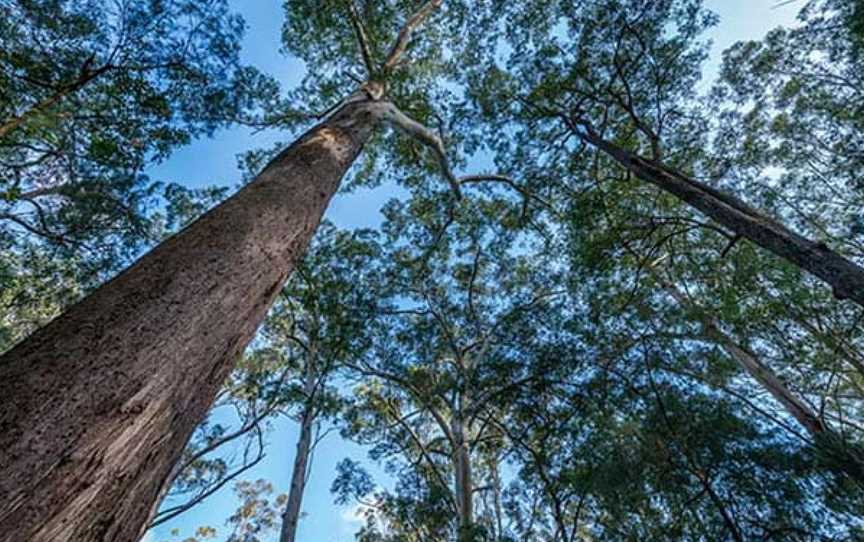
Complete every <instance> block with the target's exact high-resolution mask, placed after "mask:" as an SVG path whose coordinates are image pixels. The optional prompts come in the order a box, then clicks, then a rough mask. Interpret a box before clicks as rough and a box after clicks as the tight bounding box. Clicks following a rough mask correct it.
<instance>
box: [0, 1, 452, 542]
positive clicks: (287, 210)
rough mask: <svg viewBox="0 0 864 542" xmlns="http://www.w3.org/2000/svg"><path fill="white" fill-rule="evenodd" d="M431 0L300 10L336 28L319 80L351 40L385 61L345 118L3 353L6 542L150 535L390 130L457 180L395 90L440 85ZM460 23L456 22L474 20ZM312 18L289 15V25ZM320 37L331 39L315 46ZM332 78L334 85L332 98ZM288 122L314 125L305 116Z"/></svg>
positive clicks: (301, 51) (337, 116)
mask: <svg viewBox="0 0 864 542" xmlns="http://www.w3.org/2000/svg"><path fill="white" fill-rule="evenodd" d="M161 4H162V3H156V4H152V5H154V6H158V5H161ZM418 4H419V3H417V2H408V1H404V2H393V3H389V2H388V3H384V4H380V6H381V7H380V8H379V9H373V6H372V4H371V3H369V4H367V5H366V8H365V9H364V10H363V11H362V12H360V11H359V10H352V9H349V8H350V7H351V6H350V5H349V4H342V3H333V4H332V5H331V4H328V6H327V7H326V9H321V6H320V4H319V3H318V2H314V3H311V2H309V3H303V2H289V3H288V4H286V5H287V7H288V8H289V13H290V14H297V13H302V12H303V10H304V9H305V10H306V11H307V12H311V9H312V8H313V7H314V13H315V14H316V17H312V18H309V19H308V22H309V24H312V23H314V24H315V25H318V26H315V27H312V26H309V27H302V25H301V28H300V30H303V29H308V30H313V29H315V28H317V29H320V28H321V25H324V26H325V27H326V28H327V29H329V31H328V32H324V33H318V32H313V33H312V34H303V33H302V32H298V33H297V34H296V35H294V39H292V40H290V43H291V46H294V47H296V48H297V51H296V53H297V54H298V56H300V57H301V58H302V59H303V60H316V61H318V62H317V65H316V63H315V62H312V63H310V65H311V66H313V68H312V69H313V70H317V71H318V72H319V73H322V74H327V73H328V72H330V70H338V69H339V67H340V66H342V65H344V64H345V63H346V62H348V59H346V58H339V57H338V56H334V55H331V54H330V53H332V52H334V50H338V51H344V50H345V49H344V47H343V48H341V49H340V48H338V47H337V45H338V44H344V43H347V40H348V39H352V40H354V41H351V42H350V43H352V44H354V45H352V49H351V50H352V52H356V51H361V50H368V51H369V52H370V54H369V55H365V54H364V55H360V56H361V57H362V59H364V60H362V61H361V62H362V63H361V64H359V65H360V66H363V67H364V68H365V70H366V73H365V81H364V82H362V84H360V88H359V90H357V91H356V92H353V93H351V92H350V90H347V89H346V91H345V92H344V93H343V97H344V99H342V100H341V101H339V102H337V104H336V105H335V106H334V107H332V108H331V110H330V111H329V114H326V115H325V116H324V117H323V119H321V120H320V122H319V123H318V124H317V125H315V126H314V127H312V128H311V129H309V130H308V131H307V132H306V133H305V134H304V135H302V136H301V137H300V138H299V139H298V140H297V141H295V143H293V144H292V145H290V146H289V147H288V148H286V149H285V150H284V151H282V152H281V153H279V154H278V155H277V156H276V157H275V158H274V159H273V160H272V161H271V162H270V163H269V164H268V165H267V166H266V167H265V168H264V169H263V171H261V173H260V174H259V175H258V176H257V177H256V178H255V180H253V181H252V182H251V183H249V184H248V185H247V186H245V187H244V188H243V189H242V190H240V191H239V192H238V193H236V194H235V195H234V196H232V197H231V198H229V199H228V200H227V201H226V202H224V203H222V204H221V205H219V206H217V207H216V208H215V209H213V210H211V211H210V212H208V213H207V214H206V215H204V216H203V217H202V218H200V219H199V220H197V221H196V222H194V223H193V224H192V225H190V226H189V227H188V228H186V229H185V230H183V231H182V232H181V233H180V234H178V235H176V236H174V237H172V238H170V239H168V240H167V241H165V242H163V243H162V244H160V245H159V246H158V247H156V248H155V249H154V250H153V251H152V252H150V253H149V254H147V255H145V256H144V257H143V258H141V259H140V260H139V261H138V262H137V263H136V264H134V265H133V266H131V267H130V268H129V269H127V270H126V271H125V272H123V273H121V274H120V275H119V276H118V277H117V278H115V279H113V280H112V281H110V282H108V283H107V284H105V285H103V286H102V287H101V288H99V289H98V290H96V291H95V292H94V293H92V294H91V295H90V296H88V297H87V298H85V299H84V300H83V301H81V302H79V303H78V304H77V305H75V306H73V307H72V308H70V309H69V310H67V311H66V312H65V313H64V314H63V315H61V316H60V317H59V318H57V319H56V320H54V321H53V322H51V323H50V324H49V325H48V326H46V327H44V328H42V329H40V330H39V331H37V332H36V333H35V334H33V335H31V336H30V337H29V338H28V339H26V340H24V341H23V342H21V343H20V344H19V345H18V346H16V347H15V348H13V349H12V350H10V351H9V352H7V353H6V354H5V355H4V356H3V358H0V382H2V384H0V390H2V396H3V406H4V408H3V409H2V418H0V427H2V429H3V431H2V433H0V435H2V436H0V450H2V452H0V453H2V455H0V465H3V468H2V471H0V490H2V492H3V494H4V495H6V496H7V499H5V500H4V504H3V505H2V506H0V540H13V539H20V538H21V537H25V538H28V539H31V540H49V539H54V538H57V537H60V538H76V539H80V540H96V539H130V538H134V537H136V536H140V535H141V534H142V533H143V529H144V527H145V526H146V523H147V518H148V517H149V516H150V515H151V513H152V508H153V506H154V503H155V501H156V499H157V497H158V496H159V495H160V494H162V492H163V489H162V487H163V485H164V483H165V482H166V480H167V479H168V478H169V475H170V473H171V469H172V465H173V464H174V463H175V462H176V460H177V459H178V458H179V457H180V455H181V453H182V450H183V446H184V444H185V442H186V440H187V439H188V437H189V435H190V434H191V433H192V431H193V430H194V428H195V426H196V424H197V423H198V422H199V421H200V420H201V419H202V418H203V417H204V415H205V414H206V412H207V409H208V407H209V406H210V404H211V403H212V402H213V399H214V397H215V396H216V394H217V393H218V391H219V389H220V387H221V384H222V382H223V381H224V380H225V378H226V377H227V376H228V374H229V373H230V371H231V368H232V366H233V364H234V362H235V361H236V359H237V357H238V356H239V354H240V353H241V352H242V350H243V349H244V348H245V346H246V345H247V343H248V342H249V341H250V339H251V338H252V336H253V334H254V331H255V329H256V328H257V326H258V324H259V323H260V322H261V320H262V319H263V318H264V316H265V313H266V311H267V309H268V307H269V306H270V304H271V303H272V301H273V299H274V298H275V297H276V295H277V294H278V292H279V291H280V289H281V286H282V283H283V282H284V280H285V279H286V277H287V276H288V275H289V274H290V272H291V271H292V270H293V268H294V265H295V263H296V261H297V260H298V258H299V257H300V256H301V255H302V253H303V251H304V249H305V247H306V245H307V243H308V241H309V238H310V237H311V235H312V234H313V232H314V231H315V228H316V227H317V225H318V222H319V221H320V219H321V215H322V213H323V212H324V210H325V208H326V206H327V204H328V202H329V200H330V198H331V197H332V195H333V193H334V192H335V191H336V189H337V188H338V186H339V184H340V181H341V178H342V177H343V176H344V174H345V173H346V172H347V171H348V170H349V169H350V167H351V166H352V164H353V163H354V160H355V158H356V157H357V156H358V155H359V154H360V151H361V149H362V148H363V146H364V144H365V143H366V142H367V140H369V138H370V137H371V136H372V133H373V131H374V128H375V127H376V125H377V124H378V123H379V122H380V121H382V120H386V121H391V122H392V123H394V124H395V125H397V126H398V127H400V128H402V129H404V130H405V131H406V132H407V133H409V134H411V135H413V136H416V138H417V139H418V140H420V141H421V142H422V143H424V144H427V145H431V147H432V148H433V149H434V151H435V154H436V156H437V160H436V166H435V167H436V169H440V170H441V172H442V173H443V174H444V177H446V178H447V180H448V181H450V184H451V185H452V186H454V187H455V186H456V184H457V183H458V182H459V180H460V179H458V178H456V176H455V175H454V173H453V169H452V168H451V167H450V166H449V162H448V160H447V157H446V155H445V153H444V146H443V143H442V142H441V138H440V137H439V136H437V135H435V134H433V133H432V132H431V131H430V130H428V129H426V128H425V127H424V126H423V125H421V124H420V123H418V122H416V121H414V120H412V119H411V118H410V117H408V115H406V114H405V113H403V112H402V111H401V110H400V109H398V108H397V107H396V106H395V104H394V103H393V102H392V101H390V100H389V99H388V97H389V96H390V89H391V87H392V88H393V89H401V91H400V92H402V93H408V92H409V91H410V89H412V88H414V89H417V88H423V87H424V85H426V84H431V82H434V80H436V79H437V77H436V76H437V75H439V74H438V73H437V72H435V71H430V70H429V69H428V68H429V66H433V65H434V64H435V60H436V59H440V58H441V57H442V55H443V53H442V52H441V51H442V49H443V47H440V45H441V43H440V39H432V38H427V39H425V40H424V39H422V38H421V39H419V40H416V41H418V42H419V44H415V43H414V38H415V37H419V36H421V35H422V34H421V33H418V32H417V31H418V30H419V28H420V26H421V25H422V24H423V23H424V22H425V21H426V20H427V19H429V18H430V17H432V16H434V15H436V14H437V12H438V8H440V6H441V4H442V1H441V0H433V1H430V2H427V3H424V4H422V5H419V7H418ZM415 9H416V11H413V10H415ZM412 11H413V14H412ZM457 15H458V13H455V14H454V16H453V17H451V19H452V24H448V25H446V27H447V28H450V29H453V28H457V27H459V25H460V22H464V20H462V19H460V18H459V17H458V16H457ZM158 20H159V18H158V17H157V18H156V19H155V21H158ZM302 20H303V18H301V17H296V18H291V19H289V21H290V22H289V29H290V27H291V25H292V24H299V23H298V21H300V22H302ZM155 21H150V22H155ZM202 30H203V29H202ZM449 35H450V36H451V37H454V36H457V37H458V32H455V31H452V32H450V33H449ZM434 37H435V38H440V36H439V35H435V36H434ZM310 39H314V40H321V43H323V44H325V45H324V46H323V47H322V46H319V47H314V46H308V45H304V42H305V43H307V44H308V41H309V40H310ZM430 42H433V43H434V44H435V47H433V46H431V45H430ZM328 43H329V44H331V45H326V44H328ZM384 43H389V44H391V45H390V46H389V48H388V47H387V46H386V45H382V44H384ZM373 44H374V45H373ZM423 44H425V45H423ZM291 46H289V49H290V47H291ZM409 46H411V47H410V48H414V49H418V50H420V51H425V52H427V53H429V54H428V55H425V56H423V57H421V58H422V59H423V60H424V63H423V65H424V66H425V67H426V69H423V70H420V69H417V68H414V69H412V66H411V64H410V58H411V55H409V54H408V49H409ZM354 47H356V48H354ZM217 50H218V48H217ZM384 50H386V51H387V53H386V55H383V56H379V55H377V54H376V53H375V52H376V51H384ZM307 53H308V54H307ZM365 59H369V60H371V62H367V61H365ZM88 69H89V68H88ZM410 73H418V74H421V75H418V77H417V78H416V79H414V80H412V79H411V78H410V77H408V76H407V75H406V74H410ZM328 80H331V82H332V78H330V77H327V76H326V75H322V76H321V77H320V78H319V82H320V83H321V86H319V87H317V88H318V89H319V90H320V92H321V93H322V100H323V99H326V97H323V96H324V92H325V91H326V90H327V85H325V83H326V82H327V81H328ZM308 87H309V85H306V86H305V87H304V89H308ZM85 88H86V87H85ZM310 92H314V90H311V91H310ZM302 94H303V93H302V92H301V93H299V94H298V96H300V97H301V98H302ZM398 95H399V94H395V96H398ZM313 102H314V100H313ZM289 105H297V104H289ZM302 105H303V104H299V105H298V106H297V109H300V108H301V107H302ZM279 116H280V119H281V120H282V121H284V122H289V121H291V120H302V119H305V118H306V117H305V116H304V115H302V114H300V113H297V112H296V111H293V108H291V109H288V108H286V109H284V110H282V111H280V113H279ZM28 119H29V117H27V119H25V120H28ZM25 123H26V122H24V121H22V122H21V123H17V126H16V128H20V127H21V126H23V125H24V124H25ZM13 124H16V123H15V122H13ZM15 133H16V132H15V130H11V131H9V132H8V134H7V135H12V134H15ZM396 165H398V164H396ZM145 450H146V453H145V452H144V451H145Z"/></svg>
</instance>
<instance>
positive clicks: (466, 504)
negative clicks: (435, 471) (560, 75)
mask: <svg viewBox="0 0 864 542" xmlns="http://www.w3.org/2000/svg"><path fill="white" fill-rule="evenodd" d="M452 433H453V436H454V437H455V439H456V442H455V444H456V447H455V449H454V450H453V471H454V481H455V488H456V491H455V495H456V512H457V515H458V520H459V541H460V542H471V541H472V540H473V532H474V481H473V478H472V472H471V452H470V450H469V449H468V442H467V439H466V436H465V427H464V424H463V422H462V419H461V417H460V416H459V415H457V416H456V417H455V418H454V420H453V423H452Z"/></svg>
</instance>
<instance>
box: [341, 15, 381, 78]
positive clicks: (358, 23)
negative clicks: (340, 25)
mask: <svg viewBox="0 0 864 542" xmlns="http://www.w3.org/2000/svg"><path fill="white" fill-rule="evenodd" d="M348 12H349V14H350V16H351V26H353V27H354V34H356V36H357V44H358V45H359V46H360V54H361V55H362V56H363V65H364V66H366V73H367V74H368V75H370V76H371V75H372V74H374V73H375V63H374V62H373V61H372V52H371V50H370V48H369V37H368V36H367V35H366V27H365V26H363V21H362V20H361V19H360V15H359V14H358V13H357V6H355V5H354V0H348Z"/></svg>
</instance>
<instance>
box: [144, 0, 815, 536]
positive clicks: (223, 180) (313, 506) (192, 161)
mask: <svg viewBox="0 0 864 542" xmlns="http://www.w3.org/2000/svg"><path fill="white" fill-rule="evenodd" d="M231 3H232V4H233V6H234V9H235V10H236V11H238V12H239V13H241V14H242V15H243V17H244V18H245V19H246V23H247V32H246V38H245V40H244V44H243V46H244V48H243V59H244V61H245V62H247V63H249V64H252V65H254V66H256V67H258V68H259V69H261V70H262V71H264V72H266V73H268V74H270V75H272V76H274V77H276V78H278V79H279V80H280V82H281V83H282V84H283V86H284V87H286V88H291V87H292V86H294V85H296V84H297V83H298V82H299V81H300V80H301V78H302V77H303V74H304V67H303V65H302V63H301V62H299V61H297V60H296V59H292V58H289V57H286V56H284V55H282V54H280V52H279V49H280V36H281V25H282V20H283V14H282V8H281V1H280V0H231ZM705 3H706V5H707V6H708V7H710V8H711V9H712V10H714V11H715V12H717V13H718V14H719V15H720V17H721V22H720V25H719V26H718V28H716V29H715V31H714V32H712V35H711V38H712V40H713V42H714V47H713V51H712V53H713V54H712V58H711V60H710V61H709V65H708V66H707V68H708V69H707V70H706V73H707V75H708V76H709V77H712V76H713V74H714V73H716V69H717V67H718V66H719V53H720V51H722V50H723V49H725V48H727V47H728V46H730V45H732V44H733V43H735V42H736V41H739V40H750V39H759V38H761V37H762V36H763V35H764V34H765V32H767V31H768V30H770V29H771V28H774V27H776V26H779V25H789V24H792V23H793V22H794V18H795V14H796V12H797V10H798V9H799V8H800V4H802V3H803V0H802V1H801V2H793V3H792V4H791V5H786V6H780V7H776V8H775V5H777V4H778V3H779V2H778V0H706V2H705ZM287 139H288V136H287V135H282V134H279V133H277V132H272V131H268V132H258V133H254V132H253V131H252V130H249V129H247V128H232V129H226V130H221V131H219V132H217V133H216V134H215V135H214V136H213V137H212V138H208V139H202V140H199V141H196V142H194V143H192V144H191V145H189V146H187V147H185V148H183V149H181V150H179V151H178V152H177V153H175V154H174V155H173V156H172V157H171V158H170V159H169V160H168V161H166V162H165V163H163V164H160V165H158V166H156V167H153V168H151V170H150V171H149V174H150V175H151V177H153V178H154V179H155V180H163V181H173V182H179V183H183V184H185V185H188V186H206V185H213V184H217V185H236V184H237V182H238V181H239V179H240V174H239V171H238V169H237V159H236V156H237V155H238V154H240V153H242V152H244V151H247V150H252V149H256V148H262V147H269V146H270V145H272V144H273V143H274V142H277V141H285V140H287ZM393 190H394V189H393V187H392V186H391V187H388V186H383V187H380V188H378V189H376V190H359V191H355V192H353V193H351V194H347V195H339V196H337V197H336V198H335V200H334V201H333V203H332V204H331V205H330V208H329V209H328V211H327V215H326V217H327V218H328V219H329V220H331V221H332V222H334V223H335V224H336V225H337V226H340V227H343V228H357V227H375V226H377V225H378V224H379V223H380V213H379V209H380V208H381V206H382V205H383V203H384V202H386V201H387V200H388V199H389V198H391V197H393V196H394V191H393ZM296 438H297V427H296V425H295V424H294V423H293V422H291V421H289V420H287V419H281V420H278V422H276V423H275V426H274V428H273V431H272V432H271V433H270V434H269V442H270V446H269V451H268V456H267V458H265V460H264V461H262V462H261V463H260V464H259V465H258V466H256V467H255V468H254V469H252V470H250V471H248V472H247V473H246V474H247V475H246V476H245V477H244V478H245V479H249V480H255V479H258V478H264V479H267V480H269V481H270V482H271V483H273V485H274V486H275V488H276V490H277V491H278V492H284V491H287V488H288V481H289V478H290V473H291V466H292V462H293V454H294V448H295V443H296ZM346 456H350V457H352V458H354V459H361V458H364V459H365V451H364V450H363V449H362V448H360V447H359V446H357V445H355V444H353V443H351V442H347V441H344V440H342V439H341V438H340V437H339V436H338V434H336V433H333V434H331V435H330V436H328V437H327V438H326V439H325V440H324V441H323V442H322V443H321V444H320V446H319V448H318V450H317V452H316V455H315V458H314V465H313V468H312V473H311V477H310V480H309V485H308V488H307V492H306V495H305V496H304V506H303V511H304V514H305V515H304V517H303V519H302V520H301V524H300V530H299V533H298V539H299V540H300V541H301V542H307V541H314V542H348V541H352V540H354V536H353V533H354V532H355V531H356V529H357V528H358V527H359V526H360V521H359V518H358V517H357V515H356V510H355V509H353V508H345V507H338V506H336V505H335V504H334V503H333V498H332V496H331V495H330V492H329V488H330V484H331V482H332V480H333V475H334V472H335V465H336V463H337V462H338V461H339V460H341V459H342V458H344V457H346ZM235 508H236V502H235V501H234V499H233V496H232V493H231V491H230V489H228V488H226V489H223V490H222V491H221V492H219V493H217V494H216V495H214V496H212V497H211V498H210V499H208V500H207V501H205V502H204V503H202V504H201V505H199V506H198V507H197V508H196V509H193V510H191V511H190V512H188V513H187V514H185V515H183V516H180V517H178V518H177V519H176V520H174V521H172V522H169V523H167V524H165V525H162V526H159V527H158V528H156V529H154V532H152V533H148V536H147V538H145V541H146V542H162V541H165V540H176V539H177V538H175V537H171V536H170V533H171V531H172V529H179V531H180V535H181V536H180V539H181V540H182V538H184V537H186V536H190V535H192V534H193V533H194V530H195V529H196V528H197V527H198V526H200V525H209V526H212V527H215V528H216V529H217V530H219V531H220V532H221V533H223V534H224V533H225V531H226V530H227V529H225V528H224V522H225V519H226V518H227V517H228V515H230V514H231V513H232V512H233V511H234V509H235ZM220 539H221V537H220V538H217V540H220ZM276 539H278V536H276V535H274V537H273V540H276Z"/></svg>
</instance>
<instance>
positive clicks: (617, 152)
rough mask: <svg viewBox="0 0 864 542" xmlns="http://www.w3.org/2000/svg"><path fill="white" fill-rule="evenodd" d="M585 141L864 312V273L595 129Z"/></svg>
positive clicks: (824, 248) (822, 245) (821, 246)
mask: <svg viewBox="0 0 864 542" xmlns="http://www.w3.org/2000/svg"><path fill="white" fill-rule="evenodd" d="M586 130H587V132H586V133H584V134H582V137H583V138H584V139H585V140H586V141H588V142H589V143H591V144H592V145H595V146H596V147H598V148H599V149H601V150H602V151H604V152H605V153H606V154H608V155H609V156H610V157H612V158H613V159H614V160H615V161H617V162H618V163H619V164H621V165H622V166H623V167H625V168H626V169H627V170H629V171H630V172H632V173H633V174H634V175H636V176H637V177H639V178H640V179H642V180H644V181H647V182H649V183H651V184H653V185H655V186H657V187H658V188H660V189H661V190H665V191H666V192H668V193H670V194H672V195H673V196H675V197H677V198H678V199H680V200H681V201H683V202H684V203H686V204H688V205H690V206H692V207H694V208H696V209H698V210H699V211H701V212H703V213H705V214H706V215H707V216H709V217H711V218H712V219H713V220H715V221H716V222H717V223H719V224H722V225H723V226H725V227H727V228H729V229H730V230H732V231H733V232H735V234H737V235H739V236H741V237H743V238H746V239H749V240H750V241H752V242H754V243H756V244H757V245H759V246H760V247H762V248H764V249H766V250H768V251H770V252H772V253H774V254H776V255H777V256H780V257H781V258H784V259H786V260H787V261H789V262H791V263H793V264H795V265H797V266H798V267H800V268H801V269H804V270H806V271H809V272H810V273H812V274H813V275H815V276H817V277H819V278H820V279H822V280H823V281H825V282H826V283H828V284H829V285H830V286H831V287H832V289H833V291H834V296H835V297H837V298H838V299H850V300H852V301H854V302H855V303H857V304H858V305H861V306H862V307H864V268H862V267H860V266H858V265H856V264H855V263H853V262H852V261H850V260H848V259H846V258H844V257H843V256H841V255H840V254H838V253H836V252H834V251H833V250H831V249H830V248H828V246H827V245H826V244H825V243H823V242H816V241H811V240H809V239H807V238H805V237H803V236H801V235H798V234H797V233H795V232H793V231H792V230H790V229H789V228H787V227H786V226H784V225H783V224H781V223H779V222H777V221H776V220H774V219H772V218H770V217H767V216H765V215H763V214H762V213H760V212H759V211H757V210H755V209H753V208H752V207H750V206H749V205H747V204H746V203H744V202H743V201H741V200H740V199H738V198H736V197H734V196H731V195H729V194H725V193H723V192H720V191H718V190H715V189H713V188H711V187H709V186H707V185H705V184H703V183H700V182H698V181H696V180H694V179H690V178H689V177H686V176H685V175H682V174H681V173H679V172H677V171H673V170H671V169H669V168H666V167H664V166H662V165H660V164H659V163H656V162H652V161H650V160H646V159H644V158H641V157H639V156H637V155H635V154H633V153H631V152H629V151H627V150H626V149H623V148H621V147H619V146H618V145H615V144H614V143H612V142H610V141H607V140H605V139H603V138H602V137H601V136H600V135H599V134H598V133H597V132H595V131H594V130H593V129H591V128H586Z"/></svg>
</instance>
